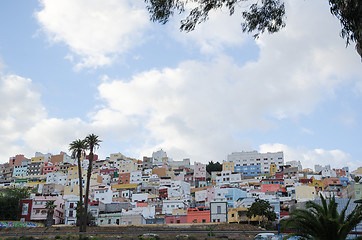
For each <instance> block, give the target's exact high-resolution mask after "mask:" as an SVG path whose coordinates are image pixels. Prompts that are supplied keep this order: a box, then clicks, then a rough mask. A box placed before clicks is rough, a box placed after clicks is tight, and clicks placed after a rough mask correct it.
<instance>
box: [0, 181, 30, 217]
mask: <svg viewBox="0 0 362 240" xmlns="http://www.w3.org/2000/svg"><path fill="white" fill-rule="evenodd" d="M29 196H30V192H29V190H28V189H27V188H21V187H14V186H13V187H10V188H8V189H6V190H5V191H3V192H1V193H0V217H1V220H17V219H18V216H19V206H20V200H21V199H25V198H28V197H29Z"/></svg>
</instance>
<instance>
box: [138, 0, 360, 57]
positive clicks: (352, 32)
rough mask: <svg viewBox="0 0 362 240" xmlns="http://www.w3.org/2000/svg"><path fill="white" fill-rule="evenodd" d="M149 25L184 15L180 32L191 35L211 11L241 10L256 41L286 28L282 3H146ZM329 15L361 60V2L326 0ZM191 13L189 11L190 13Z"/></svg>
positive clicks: (200, 0)
mask: <svg viewBox="0 0 362 240" xmlns="http://www.w3.org/2000/svg"><path fill="white" fill-rule="evenodd" d="M145 2H146V4H147V10H148V11H149V13H150V18H151V21H157V22H160V23H162V24H165V23H167V22H168V20H169V18H170V17H171V16H172V15H173V14H174V13H175V12H176V13H179V14H181V13H185V12H187V14H188V16H187V17H186V18H185V19H183V20H181V27H180V29H181V30H182V31H186V32H189V31H192V30H194V29H195V27H196V25H198V24H200V23H202V22H205V21H207V20H208V19H209V13H210V11H213V10H220V9H227V10H228V12H229V14H230V15H233V14H234V13H235V8H240V9H242V13H241V14H240V16H241V18H242V19H243V20H242V23H241V27H242V31H243V32H248V33H254V35H253V36H254V38H258V37H259V35H260V34H261V33H263V32H265V31H266V32H268V33H275V32H278V31H279V30H280V29H282V28H283V27H285V26H286V21H285V20H286V17H285V15H286V12H285V6H284V0H261V1H255V0H227V1H226V0H194V1H186V0H163V1H159V0H145ZM329 5H330V11H331V14H332V15H334V16H335V17H337V18H338V19H339V20H340V22H341V26H342V30H341V36H342V37H343V38H344V39H346V44H347V45H348V44H350V43H351V42H355V43H356V44H357V45H356V48H357V52H358V53H359V55H360V56H361V57H362V50H361V47H362V1H361V0H329ZM189 9H191V10H189Z"/></svg>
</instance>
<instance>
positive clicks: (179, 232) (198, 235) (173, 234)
mask: <svg viewBox="0 0 362 240" xmlns="http://www.w3.org/2000/svg"><path fill="white" fill-rule="evenodd" d="M219 230H223V231H227V230H230V232H223V233H214V231H219ZM260 230H261V229H260V228H258V227H255V226H253V225H248V224H192V225H187V224H177V225H175V224H173V225H166V224H164V225H151V224H150V225H142V226H97V227H88V228H87V234H86V235H87V236H88V238H90V239H140V238H139V236H140V235H142V234H147V233H153V232H157V235H158V236H159V239H190V240H191V239H203V240H205V239H210V240H211V239H253V237H254V236H255V235H256V233H255V234H254V233H235V232H233V231H260ZM162 231H168V232H162ZM188 231H192V232H188ZM205 231H206V232H205ZM100 232H102V233H103V234H97V233H100ZM108 233H109V234H108ZM8 234H11V235H12V236H9V235H8ZM14 234H16V236H18V237H20V236H22V235H26V236H33V237H34V238H38V239H45V238H46V239H55V238H56V237H58V238H59V237H60V238H61V239H68V240H71V239H78V236H79V235H78V234H79V228H78V227H74V226H64V225H58V226H53V227H39V228H7V229H0V236H1V238H2V239H4V238H9V237H12V239H14ZM34 234H35V235H34ZM48 234H50V235H48ZM23 239H24V238H23ZM144 239H153V238H152V237H149V236H147V235H145V236H144Z"/></svg>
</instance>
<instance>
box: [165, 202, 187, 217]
mask: <svg viewBox="0 0 362 240" xmlns="http://www.w3.org/2000/svg"><path fill="white" fill-rule="evenodd" d="M186 207H187V205H186V204H185V202H184V201H183V200H163V201H162V214H169V215H171V214H172V210H173V209H185V208H186Z"/></svg>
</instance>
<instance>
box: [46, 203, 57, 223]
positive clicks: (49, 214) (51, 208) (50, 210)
mask: <svg viewBox="0 0 362 240" xmlns="http://www.w3.org/2000/svg"><path fill="white" fill-rule="evenodd" d="M54 202H55V201H54V200H51V201H47V202H46V204H45V208H46V209H48V212H47V220H46V226H47V227H51V226H52V225H53V223H54V220H53V217H54V209H55V208H56V207H57V205H55V204H54Z"/></svg>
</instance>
